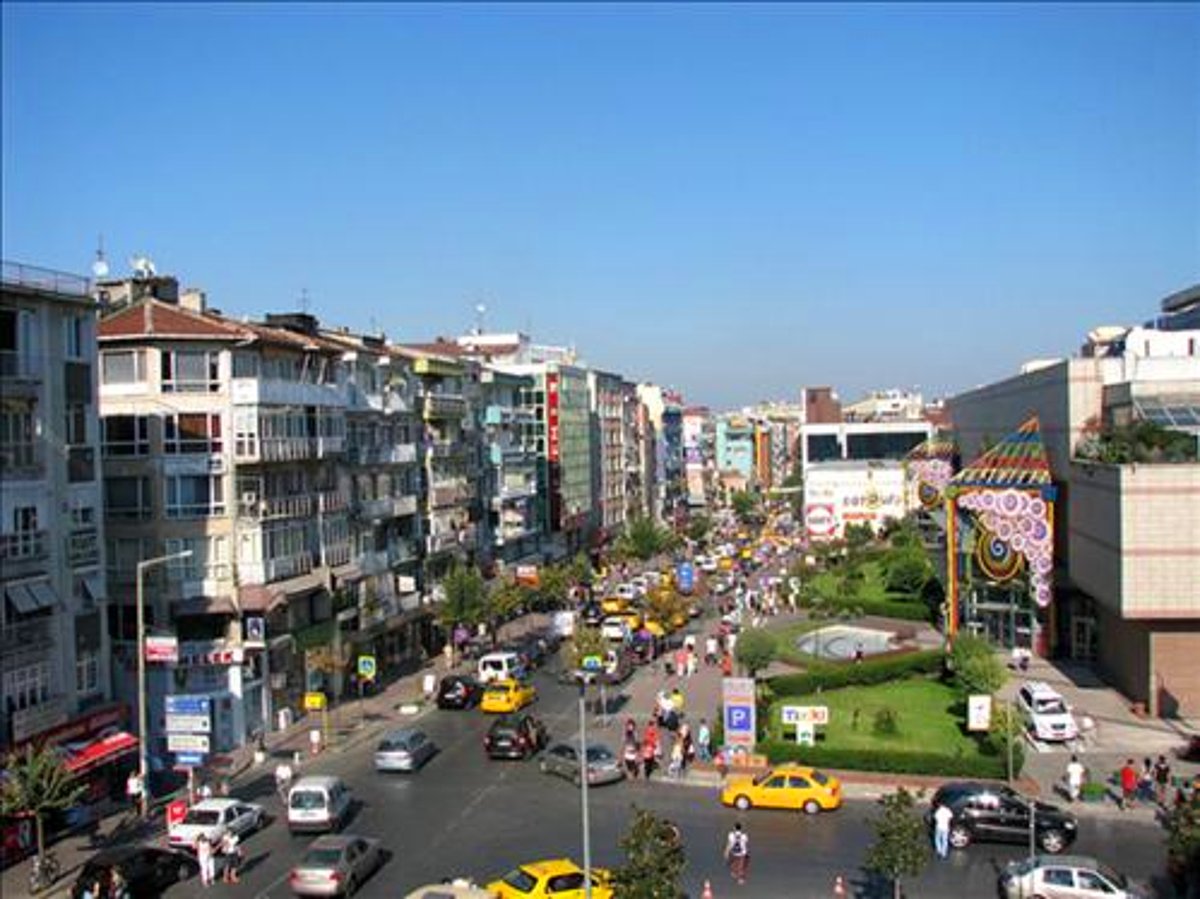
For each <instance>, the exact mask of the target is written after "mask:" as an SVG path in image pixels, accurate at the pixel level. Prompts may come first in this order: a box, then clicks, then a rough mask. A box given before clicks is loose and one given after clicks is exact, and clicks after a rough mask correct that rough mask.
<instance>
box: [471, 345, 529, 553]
mask: <svg viewBox="0 0 1200 899" xmlns="http://www.w3.org/2000/svg"><path fill="white" fill-rule="evenodd" d="M480 383H481V385H482V388H483V402H484V417H483V440H484V448H483V449H484V472H483V476H482V478H481V480H480V483H481V489H482V492H483V497H484V500H485V502H484V507H485V515H484V518H485V520H484V522H483V523H484V524H485V525H486V533H487V535H488V536H489V538H490V543H491V548H492V554H493V556H494V558H495V559H496V561H497V562H499V563H502V564H503V565H504V566H506V567H511V566H513V565H516V564H519V563H522V562H537V561H540V552H541V533H542V528H541V520H540V517H539V515H538V454H537V450H536V448H535V441H536V439H537V437H536V420H535V418H534V414H533V410H532V409H531V408H529V406H528V405H527V404H526V403H525V402H524V397H525V396H526V395H527V394H528V393H529V392H530V391H532V390H533V387H534V379H533V378H532V377H531V376H529V375H516V374H511V373H508V372H504V371H498V370H497V369H495V368H494V367H492V366H490V365H486V364H485V365H483V367H482V371H481V372H480Z"/></svg>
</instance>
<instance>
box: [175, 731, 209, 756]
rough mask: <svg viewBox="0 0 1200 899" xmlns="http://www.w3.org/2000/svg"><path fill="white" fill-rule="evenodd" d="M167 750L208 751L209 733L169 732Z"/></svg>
mask: <svg viewBox="0 0 1200 899" xmlns="http://www.w3.org/2000/svg"><path fill="white" fill-rule="evenodd" d="M167 752H208V734H171V733H169V734H167Z"/></svg>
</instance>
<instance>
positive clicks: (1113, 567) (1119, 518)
mask: <svg viewBox="0 0 1200 899" xmlns="http://www.w3.org/2000/svg"><path fill="white" fill-rule="evenodd" d="M1193 290H1195V289H1193ZM1184 293H1186V292H1184ZM1178 296H1179V294H1176V295H1175V297H1178ZM1171 300H1172V298H1168V301H1166V302H1164V312H1170V311H1171V310H1170V309H1168V308H1167V307H1168V304H1169V302H1170V301H1171ZM949 407H950V413H951V417H952V419H953V421H954V425H955V428H956V434H957V439H958V443H959V447H960V449H961V451H962V457H963V459H964V460H971V459H974V458H975V457H977V456H978V455H979V454H980V452H981V450H982V449H983V448H984V447H985V446H989V445H991V443H992V442H993V441H995V440H997V439H998V438H1001V437H1003V436H1004V435H1005V434H1006V433H1008V432H1010V431H1012V430H1014V429H1015V428H1016V427H1017V426H1018V425H1019V424H1021V422H1022V421H1024V420H1025V419H1026V418H1027V417H1028V416H1029V415H1030V414H1031V413H1036V414H1037V416H1038V420H1039V423H1040V431H1041V436H1042V440H1043V442H1044V444H1045V452H1046V458H1047V461H1048V463H1049V467H1050V473H1051V477H1052V479H1053V483H1054V486H1055V488H1056V490H1057V495H1058V499H1057V503H1056V506H1055V515H1054V526H1055V527H1054V556H1055V559H1054V569H1053V580H1054V591H1053V600H1052V603H1051V606H1050V607H1049V609H1048V610H1045V611H1043V610H1038V609H1036V608H1033V607H1032V606H1031V604H1030V601H1029V598H1028V597H1027V596H1025V595H1023V594H1019V593H1017V594H1014V593H1012V592H1009V593H1003V592H998V591H990V592H989V593H988V595H987V596H977V597H976V596H971V595H970V594H969V593H968V595H967V596H966V598H965V599H966V604H967V608H965V609H964V610H963V615H964V622H965V623H966V624H967V625H972V624H974V626H977V627H979V628H982V629H984V631H985V632H986V633H992V632H993V630H994V629H993V628H992V626H991V624H992V622H991V618H990V617H989V616H992V617H996V616H999V618H998V620H999V622H1000V623H1003V621H1004V620H1006V619H1007V618H1011V617H1012V616H1014V615H1016V616H1022V617H1027V618H1032V619H1033V623H1032V626H1033V627H1036V628H1038V629H1039V630H1042V631H1043V639H1042V640H1041V641H1040V643H1041V645H1043V646H1046V647H1047V649H1048V651H1049V652H1051V653H1053V654H1056V655H1059V656H1062V657H1067V658H1073V659H1076V660H1081V661H1094V662H1095V663H1096V665H1097V666H1098V667H1099V670H1100V672H1101V673H1102V674H1103V675H1104V676H1105V677H1107V678H1108V679H1109V680H1110V681H1111V682H1112V683H1114V684H1115V685H1116V686H1118V687H1119V688H1120V689H1121V690H1122V691H1124V692H1125V693H1126V694H1127V695H1128V696H1129V697H1130V698H1131V699H1133V700H1134V701H1136V702H1140V703H1144V704H1145V705H1146V707H1147V708H1148V709H1150V710H1151V711H1152V712H1153V713H1156V714H1160V715H1180V716H1187V715H1195V714H1198V713H1200V665H1197V664H1196V658H1197V656H1200V591H1197V585H1198V584H1200V536H1198V535H1200V464H1198V463H1197V462H1196V461H1194V460H1195V456H1194V455H1193V454H1190V453H1184V454H1183V455H1182V456H1181V457H1180V459H1181V460H1180V461H1172V460H1171V459H1170V458H1168V457H1167V456H1165V455H1163V454H1161V453H1159V454H1156V453H1154V452H1150V451H1148V452H1144V453H1142V454H1141V455H1138V456H1134V455H1131V453H1132V452H1133V450H1131V449H1129V448H1128V446H1126V448H1125V449H1122V448H1121V446H1122V444H1120V443H1119V442H1114V440H1115V438H1116V437H1119V436H1120V428H1121V427H1122V426H1123V425H1126V424H1130V423H1137V422H1153V423H1155V424H1157V425H1160V426H1162V427H1164V428H1166V429H1168V430H1172V431H1176V432H1182V433H1185V434H1190V435H1192V436H1193V437H1196V436H1197V435H1200V330H1186V329H1183V330H1170V331H1158V330H1155V329H1151V328H1115V329H1097V330H1096V331H1093V332H1092V334H1091V336H1090V338H1089V341H1088V343H1087V345H1086V346H1085V349H1084V353H1083V355H1082V356H1081V357H1078V358H1071V359H1060V360H1049V361H1042V362H1037V363H1031V364H1028V365H1026V366H1024V367H1023V369H1022V371H1021V372H1020V374H1018V375H1016V376H1014V377H1011V378H1007V379H1005V380H1003V381H999V382H997V383H993V384H989V385H986V386H984V387H980V388H977V389H975V390H971V391H968V392H966V393H963V394H960V395H958V396H955V397H953V398H951V399H950V400H949ZM1114 429H1115V431H1116V434H1115V435H1114ZM1186 443H1187V441H1186V439H1185V440H1184V444H1185V445H1186ZM1189 458H1190V459H1191V460H1192V461H1186V460H1187V459H1189ZM979 590H980V591H987V585H986V584H984V585H981V586H980V587H979ZM983 599H987V600H988V602H983V601H982V600H983ZM998 604H999V606H998ZM997 606H998V608H997ZM973 609H974V611H972V610H973ZM993 610H995V611H993ZM996 632H997V633H999V634H1001V635H1003V630H1002V629H1000V630H997V631H996ZM1035 645H1038V643H1037V642H1035Z"/></svg>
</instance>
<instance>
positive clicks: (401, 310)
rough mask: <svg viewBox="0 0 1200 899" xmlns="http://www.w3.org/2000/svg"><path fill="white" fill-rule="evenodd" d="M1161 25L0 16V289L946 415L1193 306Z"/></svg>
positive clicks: (161, 9)
mask: <svg viewBox="0 0 1200 899" xmlns="http://www.w3.org/2000/svg"><path fill="white" fill-rule="evenodd" d="M1198 60H1200V7H1197V6H1195V5H1184V4H1171V5H1161V6H1156V5H1150V4H1141V5H1136V6H1135V5H1130V6H1124V5H1118V4H1101V5H1097V6H1085V5H1077V4H1066V5H1050V4H1031V5H1016V4H997V5H992V6H972V5H962V6H955V5H949V4H937V5H930V6H918V5H902V6H885V5H871V4H858V5H845V6H820V5H765V6H746V5H738V6H721V5H695V6H688V5H656V6H635V5H618V6H603V5H579V6H550V5H528V6H498V5H464V6H457V5H433V6H417V5H389V4H377V5H365V6H337V7H333V6H328V7H327V6H321V5H298V6H285V5H279V4H264V5H234V4H216V5H166V4H163V5H152V4H144V5H130V6H121V5H96V6H89V5H83V4H70V5H63V6H53V5H43V4H36V5H33V4H11V3H6V4H5V5H4V7H3V95H2V98H0V99H2V101H3V102H2V109H3V112H2V116H3V119H2V125H3V137H2V140H3V143H2V148H3V170H2V174H3V191H2V197H3V199H2V204H3V205H2V215H3V222H2V224H3V238H2V239H3V255H4V258H6V259H11V260H18V261H22V262H28V263H32V264H40V265H45V266H48V267H53V268H62V269H66V270H71V271H80V272H86V271H87V269H88V266H89V264H90V262H91V258H92V255H93V252H94V249H95V246H96V240H97V235H98V234H101V233H102V234H103V235H104V241H105V245H106V247H107V249H108V254H109V258H110V261H111V263H112V264H113V267H114V270H115V271H117V272H120V273H124V271H126V269H127V260H128V258H129V257H130V256H132V255H133V254H135V253H146V254H148V255H150V256H151V258H153V259H154V260H155V261H156V263H157V264H158V267H159V270H160V271H164V270H165V271H170V272H172V273H175V274H177V275H179V276H180V278H181V280H182V281H183V282H185V283H186V284H190V285H196V286H201V287H204V288H205V289H206V290H207V291H208V293H209V299H210V302H211V303H212V304H213V305H214V306H217V307H219V308H220V309H221V310H223V311H224V312H227V313H232V314H237V315H242V314H251V315H260V314H262V313H264V312H267V311H282V310H286V309H293V308H296V306H297V304H298V300H299V297H300V295H301V291H302V289H307V291H308V295H309V297H310V308H311V311H313V312H315V313H317V314H318V315H320V316H321V317H322V318H323V319H324V320H327V321H329V322H331V323H344V324H348V325H350V326H351V327H355V328H364V329H365V328H371V327H375V328H382V329H384V330H385V331H386V332H387V333H388V335H389V336H391V337H394V338H396V339H400V340H420V339H428V338H431V337H433V336H435V335H439V334H454V333H461V332H463V331H464V330H465V329H466V328H468V327H469V326H470V324H471V323H472V319H473V308H474V306H475V304H476V303H479V302H483V303H485V304H486V305H487V306H488V310H489V311H488V314H487V324H488V326H489V328H491V329H497V330H511V329H517V328H521V329H528V330H531V331H532V332H533V334H534V336H535V339H538V340H540V341H544V342H563V343H570V342H573V343H575V344H576V345H577V346H578V347H579V348H580V350H581V351H582V353H583V355H584V357H585V358H586V359H587V360H588V361H589V362H591V363H592V364H595V365H597V366H600V367H604V368H608V369H611V370H615V371H620V372H622V373H623V374H625V375H627V376H629V377H633V378H639V379H651V380H656V381H658V382H660V383H664V384H670V385H674V386H677V387H679V388H681V389H683V390H684V391H685V394H686V396H687V398H688V400H689V401H693V402H701V403H708V404H711V405H713V406H715V407H718V408H725V407H730V406H735V405H740V404H742V403H748V402H753V401H756V400H759V399H765V398H794V397H795V395H796V391H797V389H798V388H799V387H800V386H802V385H806V384H808V385H816V384H832V385H834V386H835V387H836V388H837V389H838V391H839V392H840V393H841V395H842V396H843V397H844V398H848V399H853V398H856V397H857V396H858V395H860V394H861V393H862V392H863V391H864V390H867V389H869V388H872V387H889V386H910V387H911V386H914V385H917V386H920V388H921V389H922V390H923V391H924V392H926V393H927V394H932V395H938V394H946V393H953V392H955V391H957V390H961V389H964V388H967V387H970V386H972V385H975V384H978V383H983V382H986V381H990V380H994V379H996V378H999V377H1003V376H1005V375H1007V374H1010V373H1012V372H1013V371H1015V369H1016V367H1017V366H1018V365H1019V364H1020V363H1021V362H1022V361H1024V360H1026V359H1029V358H1033V357H1042V356H1058V355H1065V354H1068V353H1070V352H1072V351H1074V350H1075V348H1076V347H1077V346H1078V345H1079V343H1080V341H1081V339H1082V337H1083V335H1084V333H1085V332H1086V331H1087V330H1088V329H1089V328H1091V327H1093V326H1095V325H1098V324H1111V323H1135V322H1138V321H1141V320H1144V319H1146V318H1149V317H1150V316H1151V315H1152V314H1154V312H1155V311H1156V309H1157V304H1158V301H1159V300H1160V299H1161V298H1162V297H1163V296H1165V295H1166V294H1167V293H1170V292H1172V291H1174V290H1177V289H1179V288H1181V287H1183V286H1185V285H1187V284H1189V283H1193V282H1195V281H1196V280H1197V279H1198V278H1200V99H1198V98H1200V62H1198Z"/></svg>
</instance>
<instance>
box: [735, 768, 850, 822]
mask: <svg viewBox="0 0 1200 899" xmlns="http://www.w3.org/2000/svg"><path fill="white" fill-rule="evenodd" d="M721 802H722V803H723V804H725V805H732V806H734V807H735V808H739V809H743V810H745V809H748V808H783V809H798V810H802V811H804V812H805V813H807V814H809V815H815V814H816V813H817V812H822V811H825V812H828V811H833V810H834V809H836V808H840V807H841V805H842V785H841V783H840V782H839V781H838V779H837V778H836V777H834V776H833V775H832V774H826V773H824V772H823V771H818V770H817V769H815V768H804V767H801V766H800V765H780V766H778V767H776V768H772V769H771V770H770V771H768V772H767V773H766V774H760V775H758V776H757V777H752V776H750V775H741V776H737V775H735V776H732V777H730V778H729V779H728V780H727V781H726V782H725V789H724V790H722V791H721Z"/></svg>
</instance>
